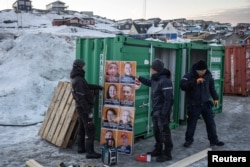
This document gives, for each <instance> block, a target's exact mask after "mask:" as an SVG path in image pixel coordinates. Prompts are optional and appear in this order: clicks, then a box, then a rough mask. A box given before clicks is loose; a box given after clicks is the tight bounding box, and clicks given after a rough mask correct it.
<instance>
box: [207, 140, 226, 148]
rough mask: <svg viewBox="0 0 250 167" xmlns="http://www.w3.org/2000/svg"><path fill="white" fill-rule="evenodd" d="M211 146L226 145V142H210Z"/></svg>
mask: <svg viewBox="0 0 250 167" xmlns="http://www.w3.org/2000/svg"><path fill="white" fill-rule="evenodd" d="M210 146H211V147H213V146H224V142H222V141H217V142H215V143H210Z"/></svg>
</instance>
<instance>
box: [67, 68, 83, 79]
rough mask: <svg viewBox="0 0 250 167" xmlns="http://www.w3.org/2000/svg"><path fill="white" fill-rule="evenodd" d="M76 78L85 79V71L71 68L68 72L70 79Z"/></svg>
mask: <svg viewBox="0 0 250 167" xmlns="http://www.w3.org/2000/svg"><path fill="white" fill-rule="evenodd" d="M76 76H80V77H85V71H84V70H83V69H81V68H73V69H72V71H71V72H70V78H71V79H72V78H75V77H76Z"/></svg>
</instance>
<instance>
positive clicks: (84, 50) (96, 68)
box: [76, 36, 224, 139]
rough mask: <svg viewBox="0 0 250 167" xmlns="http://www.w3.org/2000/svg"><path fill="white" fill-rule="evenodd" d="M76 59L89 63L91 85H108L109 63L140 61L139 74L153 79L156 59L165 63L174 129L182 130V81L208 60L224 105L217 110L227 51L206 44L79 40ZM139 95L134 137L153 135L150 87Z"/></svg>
mask: <svg viewBox="0 0 250 167" xmlns="http://www.w3.org/2000/svg"><path fill="white" fill-rule="evenodd" d="M76 58H79V59H82V60H84V61H85V62H86V68H85V69H86V79H87V81H88V82H89V83H92V84H100V85H104V72H105V70H104V65H105V62H106V61H107V60H114V61H136V64H137V66H136V72H137V75H140V76H143V77H146V78H150V64H151V62H152V61H153V60H154V59H155V58H160V59H162V60H163V61H164V64H165V68H167V69H169V70H170V71H171V74H172V75H171V80H172V82H173V85H174V99H175V101H174V105H173V113H172V119H171V123H170V128H171V129H174V128H178V127H179V123H180V122H181V121H183V120H185V111H186V109H185V95H184V92H183V91H181V90H180V87H179V85H180V80H181V78H182V76H183V75H184V74H185V73H186V72H187V71H189V69H190V67H191V65H192V64H193V63H195V62H196V61H198V60H200V59H202V60H206V61H207V62H208V63H209V64H208V66H209V68H210V70H211V71H212V73H213V76H214V78H215V83H216V90H217V92H218V94H219V96H220V105H219V106H217V107H216V108H214V111H215V112H216V113H219V112H221V111H222V94H223V93H222V90H223V74H224V72H223V71H222V70H223V69H224V68H223V65H224V61H223V59H224V48H223V47H221V46H208V45H202V44H192V43H190V44H181V43H175V44H173V43H165V42H158V41H147V40H138V39H133V38H129V37H124V36H117V37H114V38H88V39H86V38H79V39H77V46H76ZM135 93H136V95H135V118H134V137H139V136H143V137H149V136H152V135H153V131H152V123H151V116H150V114H151V99H150V98H151V97H150V88H149V87H147V86H144V85H141V87H140V88H139V89H137V90H136V92H135ZM103 96H104V95H103V93H99V95H98V98H96V105H95V108H94V112H95V114H94V115H95V117H94V121H95V125H96V129H97V130H96V139H100V130H101V114H102V106H103Z"/></svg>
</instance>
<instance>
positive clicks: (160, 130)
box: [152, 114, 173, 150]
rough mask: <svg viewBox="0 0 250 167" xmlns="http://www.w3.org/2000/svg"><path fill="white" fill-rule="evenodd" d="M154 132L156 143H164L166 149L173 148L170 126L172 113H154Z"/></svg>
mask: <svg viewBox="0 0 250 167" xmlns="http://www.w3.org/2000/svg"><path fill="white" fill-rule="evenodd" d="M152 122H153V133H154V137H155V141H156V145H159V144H160V145H162V144H164V146H165V150H172V149H173V142H172V137H171V130H170V128H169V122H170V114H167V115H165V116H163V115H153V116H152Z"/></svg>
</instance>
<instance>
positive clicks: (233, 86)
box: [224, 45, 250, 96]
mask: <svg viewBox="0 0 250 167" xmlns="http://www.w3.org/2000/svg"><path fill="white" fill-rule="evenodd" d="M224 71H225V81H224V94H226V95H242V96H248V95H249V91H250V45H240V46H239V45H235V46H227V47H226V54H225V70H224Z"/></svg>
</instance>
